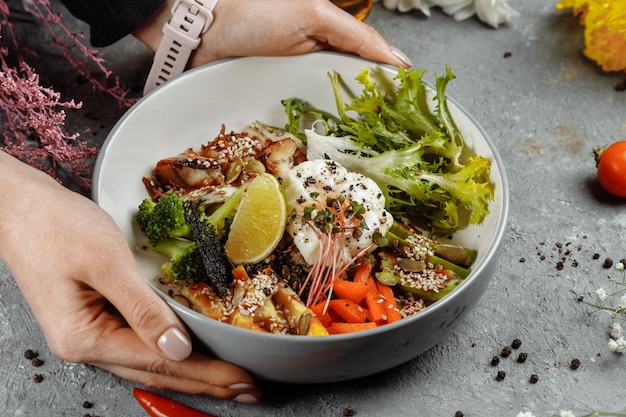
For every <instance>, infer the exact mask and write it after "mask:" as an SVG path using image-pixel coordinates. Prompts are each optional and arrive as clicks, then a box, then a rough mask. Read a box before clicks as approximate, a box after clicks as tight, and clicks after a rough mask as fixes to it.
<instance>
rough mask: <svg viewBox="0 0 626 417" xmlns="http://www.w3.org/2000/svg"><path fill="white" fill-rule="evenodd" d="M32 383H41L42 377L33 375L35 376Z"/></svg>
mask: <svg viewBox="0 0 626 417" xmlns="http://www.w3.org/2000/svg"><path fill="white" fill-rule="evenodd" d="M33 381H34V382H35V383H39V382H41V381H43V375H41V374H35V375H33Z"/></svg>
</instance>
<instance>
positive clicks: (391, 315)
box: [378, 282, 402, 323]
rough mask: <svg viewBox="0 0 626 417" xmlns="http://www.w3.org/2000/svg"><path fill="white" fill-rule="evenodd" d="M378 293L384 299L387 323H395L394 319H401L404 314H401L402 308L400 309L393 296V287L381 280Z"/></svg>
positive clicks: (383, 304)
mask: <svg viewBox="0 0 626 417" xmlns="http://www.w3.org/2000/svg"><path fill="white" fill-rule="evenodd" d="M378 293H379V294H380V295H381V298H382V299H383V302H382V306H383V307H384V310H385V316H386V317H387V319H386V321H387V323H393V322H394V321H398V320H400V319H401V318H402V316H401V315H400V310H399V309H398V304H397V303H396V299H395V297H394V296H393V289H392V288H391V287H390V286H389V285H385V284H383V283H381V282H379V283H378Z"/></svg>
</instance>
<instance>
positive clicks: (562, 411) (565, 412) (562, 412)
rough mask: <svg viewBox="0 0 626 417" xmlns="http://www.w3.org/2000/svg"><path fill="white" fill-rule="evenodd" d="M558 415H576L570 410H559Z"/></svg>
mask: <svg viewBox="0 0 626 417" xmlns="http://www.w3.org/2000/svg"><path fill="white" fill-rule="evenodd" d="M559 417H576V415H575V414H574V413H572V410H561V414H559Z"/></svg>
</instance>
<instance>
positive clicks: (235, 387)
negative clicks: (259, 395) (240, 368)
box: [228, 382, 254, 391]
mask: <svg viewBox="0 0 626 417" xmlns="http://www.w3.org/2000/svg"><path fill="white" fill-rule="evenodd" d="M228 388H229V389H232V390H234V391H250V390H251V389H253V388H254V385H252V384H246V383H245V382H239V383H236V384H232V385H229V386H228Z"/></svg>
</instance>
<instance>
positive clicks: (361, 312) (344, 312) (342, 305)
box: [329, 298, 368, 323]
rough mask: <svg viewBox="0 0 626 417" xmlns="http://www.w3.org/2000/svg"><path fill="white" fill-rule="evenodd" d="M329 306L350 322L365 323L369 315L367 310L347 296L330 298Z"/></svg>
mask: <svg viewBox="0 0 626 417" xmlns="http://www.w3.org/2000/svg"><path fill="white" fill-rule="evenodd" d="M329 307H330V308H331V309H332V310H333V311H334V312H335V313H337V314H338V315H339V316H340V317H341V318H342V319H344V320H345V321H347V322H348V323H364V322H365V321H366V320H367V317H368V314H367V310H365V309H364V308H363V307H361V306H360V305H358V304H357V303H355V302H353V301H350V300H347V299H345V298H339V299H336V300H330V303H329Z"/></svg>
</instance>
